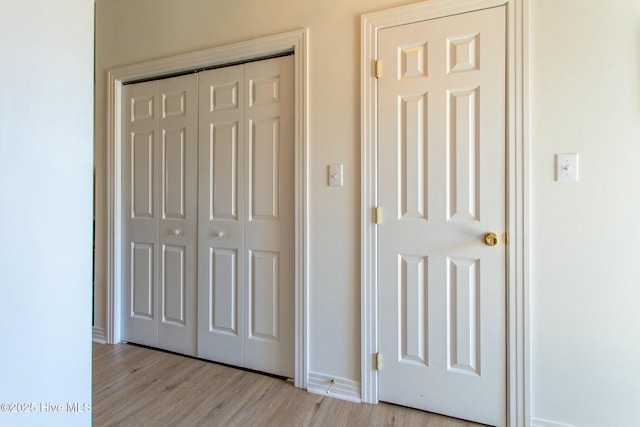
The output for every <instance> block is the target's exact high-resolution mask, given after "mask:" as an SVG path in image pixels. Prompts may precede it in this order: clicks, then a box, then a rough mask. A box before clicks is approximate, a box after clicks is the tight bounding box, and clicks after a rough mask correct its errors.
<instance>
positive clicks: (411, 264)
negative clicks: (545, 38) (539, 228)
mask: <svg viewBox="0 0 640 427" xmlns="http://www.w3.org/2000/svg"><path fill="white" fill-rule="evenodd" d="M378 43H379V45H378V61H379V62H380V64H381V66H382V73H381V75H379V77H378V99H379V103H378V206H379V209H381V211H382V213H383V214H382V219H381V222H380V223H379V225H378V257H379V258H378V265H379V285H378V313H379V352H380V355H381V359H382V360H383V361H384V363H383V369H382V370H381V371H380V373H379V393H380V394H379V397H380V399H381V400H385V401H388V402H393V403H398V404H402V405H404V406H411V407H416V408H420V409H424V410H427V411H430V412H438V413H442V414H446V415H450V416H454V417H457V418H464V419H469V420H473V421H477V422H482V423H485V424H490V425H495V426H504V425H505V416H506V410H505V407H506V406H505V395H506V374H505V369H506V364H505V360H506V342H505V341H506V322H505V314H506V313H505V267H506V260H505V255H506V251H505V244H504V236H505V230H506V221H505V198H506V194H505V121H506V120H505V8H504V7H498V8H492V9H485V10H481V11H476V12H469V13H465V14H460V15H454V16H448V17H443V18H438V19H433V20H428V21H423V22H417V23H413V24H408V25H404V26H399V27H393V28H387V29H384V30H382V31H380V34H379V38H378ZM489 231H492V232H496V233H497V234H498V236H499V237H500V243H499V244H498V245H497V246H493V247H490V246H487V245H486V244H485V242H484V241H483V235H484V234H485V233H487V232H489Z"/></svg>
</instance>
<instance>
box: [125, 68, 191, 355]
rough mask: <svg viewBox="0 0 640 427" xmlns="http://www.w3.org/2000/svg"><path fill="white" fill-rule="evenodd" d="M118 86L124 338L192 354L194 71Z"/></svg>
mask: <svg viewBox="0 0 640 427" xmlns="http://www.w3.org/2000/svg"><path fill="white" fill-rule="evenodd" d="M123 92H124V105H123V136H122V140H123V184H124V185H123V203H122V206H123V214H122V216H123V226H124V227H123V240H124V248H123V255H124V259H123V265H124V276H123V289H124V292H123V307H124V310H123V311H122V313H123V319H122V320H123V339H125V340H130V341H133V342H137V343H140V344H146V345H151V346H154V347H159V348H162V349H165V350H171V351H175V352H179V353H183V354H187V355H192V356H193V355H195V348H196V341H195V327H196V301H195V299H196V274H195V273H196V272H195V266H196V242H197V236H196V233H197V231H196V230H197V228H196V226H197V224H196V220H197V219H196V209H197V199H196V197H197V195H196V188H197V176H196V170H197V140H198V139H197V138H198V135H197V131H198V129H197V122H198V103H197V96H198V93H197V77H196V76H195V75H190V76H182V77H174V78H171V79H165V80H158V81H152V82H146V83H137V84H132V85H128V86H126V87H125V89H124V91H123Z"/></svg>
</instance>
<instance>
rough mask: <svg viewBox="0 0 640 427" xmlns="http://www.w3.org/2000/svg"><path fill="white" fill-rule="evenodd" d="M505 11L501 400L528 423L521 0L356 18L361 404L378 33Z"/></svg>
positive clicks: (484, 0)
mask: <svg viewBox="0 0 640 427" xmlns="http://www.w3.org/2000/svg"><path fill="white" fill-rule="evenodd" d="M498 6H505V7H506V13H507V24H506V25H507V28H506V37H507V46H506V48H507V52H506V54H507V70H506V71H507V74H506V77H507V100H506V103H507V159H506V162H507V194H506V196H507V233H508V235H509V240H510V242H509V245H508V248H507V268H508V271H507V303H506V305H507V307H506V309H507V313H506V314H507V317H506V319H507V343H506V344H507V346H506V347H507V367H506V368H507V395H506V396H505V399H506V403H507V414H506V421H507V425H508V426H525V427H528V426H529V425H530V413H531V412H530V397H529V394H530V390H529V387H530V386H529V384H530V382H529V342H530V335H529V322H528V319H529V246H528V243H527V242H528V241H529V238H528V236H529V212H528V209H529V148H528V146H529V141H528V121H527V114H528V104H527V102H528V92H527V81H528V72H527V67H528V33H527V31H528V28H527V22H528V0H433V1H428V2H420V3H416V4H413V5H408V6H401V7H398V8H394V9H389V10H384V11H380V12H374V13H370V14H366V15H362V17H361V43H362V44H361V115H362V116H361V132H362V134H361V138H362V141H361V142H362V144H361V150H362V152H361V168H362V170H361V173H362V175H361V182H362V184H361V185H362V187H361V192H362V194H361V197H362V199H361V248H362V249H361V250H362V252H361V328H362V329H361V370H362V372H361V374H362V401H363V402H366V403H378V400H379V399H378V391H379V389H378V373H377V371H376V369H375V355H376V353H377V352H378V313H377V310H378V302H377V295H378V265H377V256H378V254H377V245H378V241H377V238H378V236H377V227H376V225H375V223H374V214H375V208H376V207H377V202H378V201H377V184H376V183H377V169H376V167H377V166H376V165H377V157H376V156H377V83H376V77H375V68H376V66H375V61H376V59H377V48H378V46H377V43H378V31H380V30H382V29H384V28H389V27H394V26H398V25H406V24H410V23H414V22H419V21H425V20H429V19H435V18H440V17H445V16H450V15H454V14H459V13H465V12H472V11H476V10H482V9H486V8H491V7H498Z"/></svg>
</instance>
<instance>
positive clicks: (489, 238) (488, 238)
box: [484, 231, 500, 246]
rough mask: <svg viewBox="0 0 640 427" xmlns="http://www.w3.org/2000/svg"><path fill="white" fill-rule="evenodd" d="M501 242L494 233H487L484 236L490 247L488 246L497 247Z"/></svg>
mask: <svg viewBox="0 0 640 427" xmlns="http://www.w3.org/2000/svg"><path fill="white" fill-rule="evenodd" d="M499 241H500V239H498V235H497V234H496V233H494V232H493V231H491V232H489V233H487V234H485V235H484V242H485V243H486V244H487V245H488V246H495V245H497V244H498V242H499Z"/></svg>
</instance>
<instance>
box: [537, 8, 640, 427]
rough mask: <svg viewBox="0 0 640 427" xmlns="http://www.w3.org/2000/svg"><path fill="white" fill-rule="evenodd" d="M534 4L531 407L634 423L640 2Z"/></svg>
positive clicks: (638, 381) (638, 399)
mask: <svg viewBox="0 0 640 427" xmlns="http://www.w3.org/2000/svg"><path fill="white" fill-rule="evenodd" d="M530 4H531V27H532V28H531V90H530V95H531V152H532V168H531V171H532V176H531V178H532V186H533V192H532V194H533V197H532V200H531V206H532V218H533V221H532V225H531V229H532V237H531V241H532V245H533V246H532V254H531V257H532V265H531V272H532V273H531V274H532V284H531V288H532V289H531V293H532V324H531V330H532V342H531V362H532V366H531V372H532V387H533V390H532V391H533V392H532V404H533V407H532V415H533V417H534V418H539V419H546V420H551V421H555V422H557V423H562V424H567V425H576V426H594V427H595V426H599V427H602V426H638V425H640V404H639V403H640V364H639V363H638V361H640V334H639V331H640V309H639V303H640V276H639V275H638V272H637V270H636V268H637V264H638V256H639V255H640V249H639V248H640V246H639V242H640V222H639V219H640V166H639V159H640V2H638V1H637V0H615V1H606V2H604V1H597V0H589V1H584V0H562V1H557V0H531V1H530ZM567 152H568V153H571V152H577V153H579V155H580V175H581V176H580V182H578V183H557V182H554V169H553V167H554V154H555V153H567Z"/></svg>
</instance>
